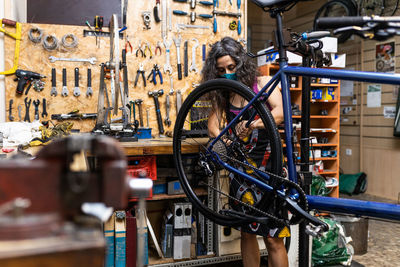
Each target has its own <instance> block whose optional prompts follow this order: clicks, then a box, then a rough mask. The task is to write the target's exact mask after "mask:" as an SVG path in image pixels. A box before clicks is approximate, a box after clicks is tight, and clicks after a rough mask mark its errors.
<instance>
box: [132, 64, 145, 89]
mask: <svg viewBox="0 0 400 267" xmlns="http://www.w3.org/2000/svg"><path fill="white" fill-rule="evenodd" d="M144 73H145V71H144V69H143V63H139V69H138V70H137V71H136V78H135V83H134V85H135V87H136V85H137V83H138V81H139V76H140V75H141V76H142V78H143V84H144V87H146V77H145V74H144Z"/></svg>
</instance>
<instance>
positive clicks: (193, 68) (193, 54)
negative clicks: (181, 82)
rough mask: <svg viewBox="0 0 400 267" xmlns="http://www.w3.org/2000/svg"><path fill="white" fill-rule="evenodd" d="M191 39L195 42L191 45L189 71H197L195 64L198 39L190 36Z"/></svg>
mask: <svg viewBox="0 0 400 267" xmlns="http://www.w3.org/2000/svg"><path fill="white" fill-rule="evenodd" d="M192 41H195V42H196V43H195V44H194V45H193V47H192V65H190V69H189V70H190V72H192V71H194V72H195V73H197V72H198V69H197V66H196V48H197V47H198V46H199V40H197V39H196V38H192Z"/></svg>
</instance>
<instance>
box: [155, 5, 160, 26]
mask: <svg viewBox="0 0 400 267" xmlns="http://www.w3.org/2000/svg"><path fill="white" fill-rule="evenodd" d="M158 6H159V4H157V5H155V6H154V8H153V14H154V20H155V21H156V22H157V23H158V22H160V21H161V19H160V16H158Z"/></svg>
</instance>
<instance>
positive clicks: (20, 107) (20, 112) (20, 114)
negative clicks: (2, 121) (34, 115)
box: [18, 105, 22, 121]
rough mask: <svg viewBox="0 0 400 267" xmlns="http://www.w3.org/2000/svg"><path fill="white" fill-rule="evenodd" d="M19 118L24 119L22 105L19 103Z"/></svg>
mask: <svg viewBox="0 0 400 267" xmlns="http://www.w3.org/2000/svg"><path fill="white" fill-rule="evenodd" d="M18 119H19V121H22V106H21V105H18Z"/></svg>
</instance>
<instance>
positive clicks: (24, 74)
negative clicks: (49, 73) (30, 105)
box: [15, 69, 46, 95]
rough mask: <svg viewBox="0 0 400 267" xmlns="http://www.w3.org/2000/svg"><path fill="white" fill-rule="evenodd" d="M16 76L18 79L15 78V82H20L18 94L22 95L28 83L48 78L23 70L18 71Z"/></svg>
mask: <svg viewBox="0 0 400 267" xmlns="http://www.w3.org/2000/svg"><path fill="white" fill-rule="evenodd" d="M15 76H17V78H15V80H17V81H18V84H17V94H20V95H21V94H22V93H23V92H24V88H25V85H26V83H27V82H31V83H32V82H33V80H40V79H43V78H46V76H44V75H42V74H39V73H36V72H33V71H29V70H21V69H17V70H16V71H15Z"/></svg>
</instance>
